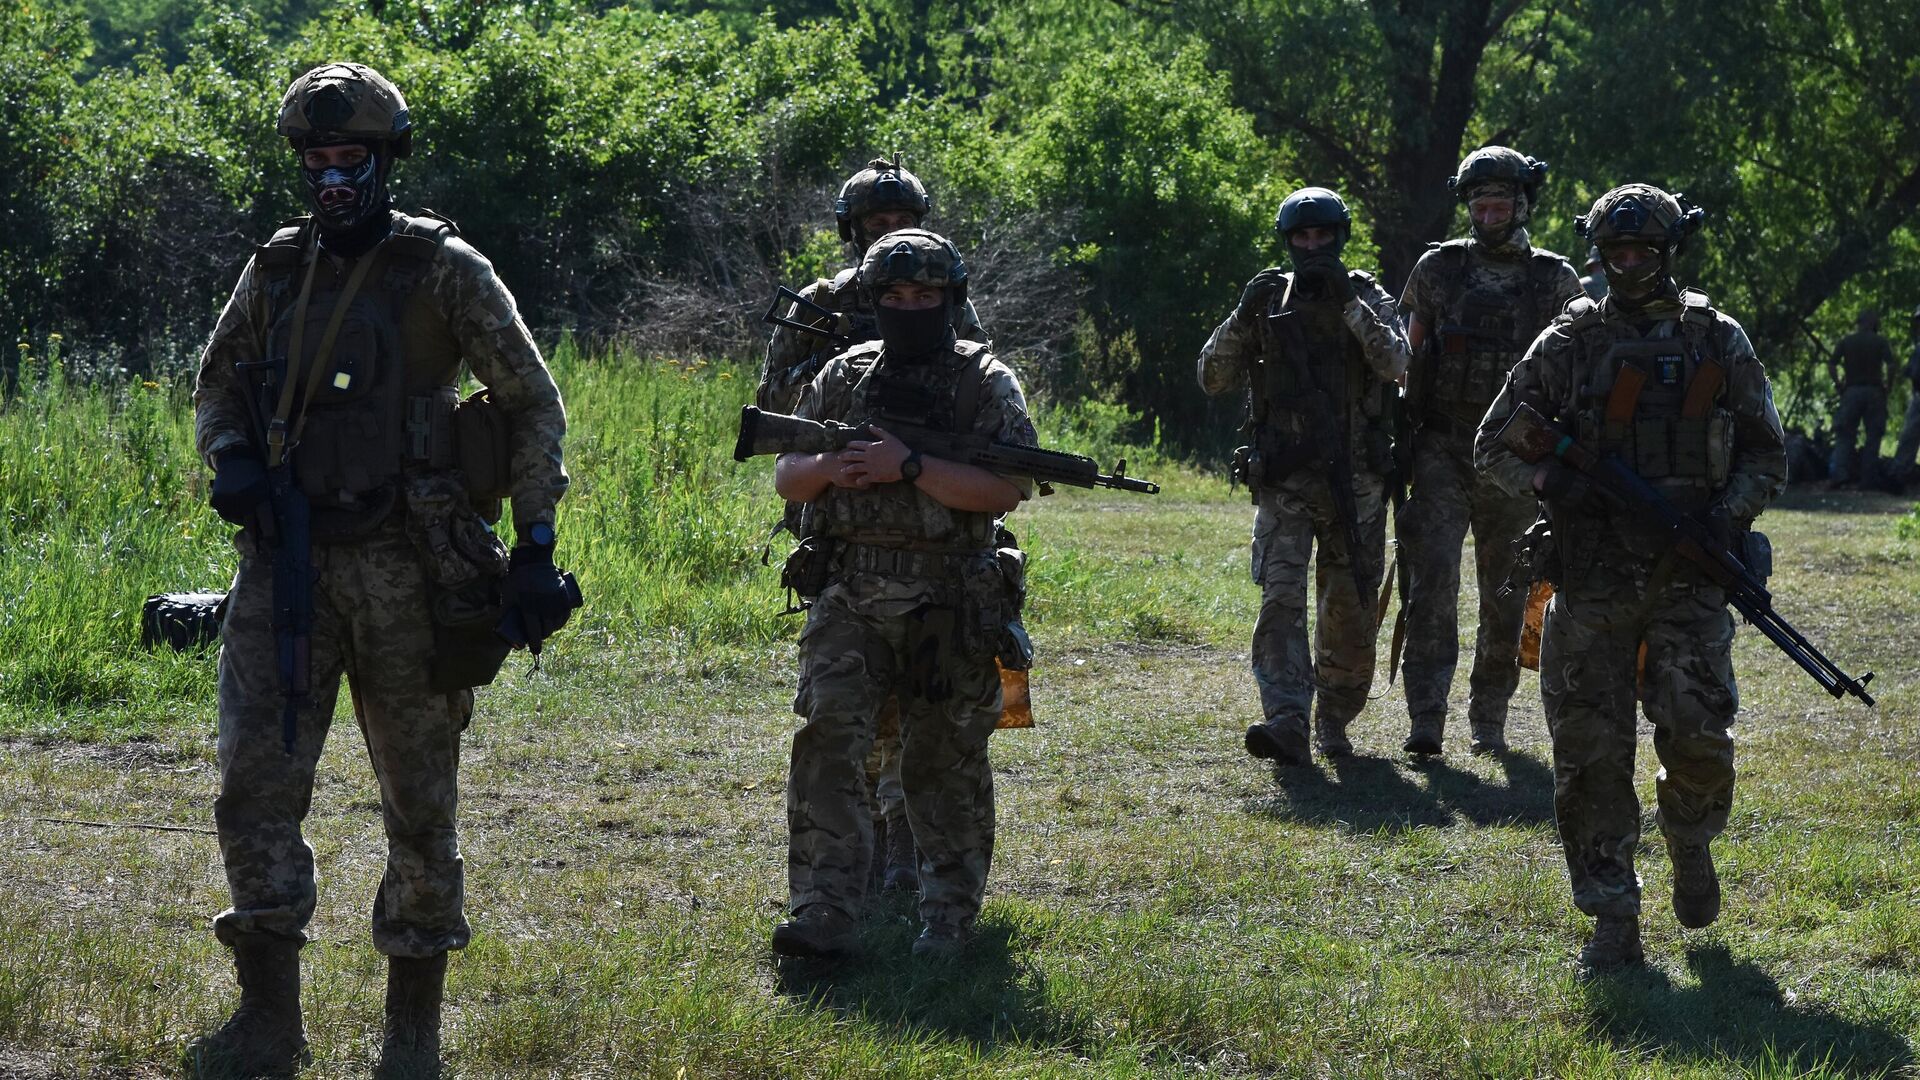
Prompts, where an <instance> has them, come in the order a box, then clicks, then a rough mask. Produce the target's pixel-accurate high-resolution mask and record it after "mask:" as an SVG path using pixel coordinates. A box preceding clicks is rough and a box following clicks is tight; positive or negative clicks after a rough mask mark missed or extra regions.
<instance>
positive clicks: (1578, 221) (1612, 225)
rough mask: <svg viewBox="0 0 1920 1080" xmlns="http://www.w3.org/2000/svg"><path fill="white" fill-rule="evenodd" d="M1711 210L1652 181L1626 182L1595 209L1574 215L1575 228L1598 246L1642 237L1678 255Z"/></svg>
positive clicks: (1665, 252) (1610, 192)
mask: <svg viewBox="0 0 1920 1080" xmlns="http://www.w3.org/2000/svg"><path fill="white" fill-rule="evenodd" d="M1706 217H1707V212H1706V211H1704V210H1702V209H1700V208H1699V207H1697V206H1695V205H1693V204H1692V203H1690V202H1688V201H1687V197H1686V196H1685V195H1680V194H1674V195H1669V194H1667V193H1666V192H1664V191H1662V190H1660V189H1659V188H1657V187H1654V186H1653V185H1652V184H1622V185H1621V186H1619V187H1617V188H1614V189H1613V190H1612V191H1609V192H1607V193H1606V194H1605V195H1602V196H1600V197H1599V198H1598V199H1595V200H1594V203H1593V209H1592V210H1589V211H1587V213H1586V214H1585V215H1584V216H1582V217H1578V218H1575V219H1574V222H1573V227H1574V231H1576V232H1578V233H1579V234H1580V235H1581V236H1583V237H1585V238H1586V239H1587V240H1588V241H1590V242H1591V243H1592V244H1593V245H1594V246H1595V247H1605V246H1607V244H1608V243H1610V242H1612V241H1615V240H1639V241H1641V242H1643V243H1647V244H1652V245H1653V246H1654V247H1656V248H1658V249H1659V250H1660V252H1661V254H1662V255H1663V256H1664V255H1676V254H1679V253H1680V252H1681V251H1682V250H1684V249H1685V247H1686V243H1687V237H1689V236H1692V235H1693V234H1694V233H1696V232H1698V231H1699V230H1700V223H1701V222H1703V221H1705V220H1706Z"/></svg>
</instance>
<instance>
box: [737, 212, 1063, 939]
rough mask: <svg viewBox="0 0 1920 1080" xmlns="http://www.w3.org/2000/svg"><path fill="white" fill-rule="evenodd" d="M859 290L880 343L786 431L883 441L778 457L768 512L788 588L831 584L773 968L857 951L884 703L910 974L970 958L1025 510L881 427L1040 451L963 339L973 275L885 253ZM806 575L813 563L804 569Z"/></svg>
mask: <svg viewBox="0 0 1920 1080" xmlns="http://www.w3.org/2000/svg"><path fill="white" fill-rule="evenodd" d="M859 284H860V289H861V290H862V291H863V292H864V293H865V294H866V301H867V303H868V305H869V306H870V307H871V308H872V310H873V312H874V316H875V323H876V326H877V328H878V331H879V335H880V337H879V340H878V341H873V342H868V343H866V344H863V345H858V346H855V347H854V348H852V349H850V350H848V351H847V352H845V353H842V354H841V355H840V356H838V357H835V358H834V359H833V360H831V361H830V362H829V363H828V364H827V366H826V367H825V368H823V369H822V370H821V372H820V374H819V375H817V376H815V378H814V380H813V382H812V383H811V384H810V385H809V386H808V387H807V389H806V390H805V391H804V392H803V393H802V394H801V397H800V403H799V406H798V409H797V413H798V415H800V416H803V417H807V418H809V419H813V420H832V421H845V422H847V423H851V424H858V425H866V426H870V427H871V428H872V429H873V432H874V434H875V435H876V436H877V438H876V439H874V440H871V441H864V440H863V441H856V442H853V443H851V444H850V445H849V446H848V447H847V449H845V450H843V451H839V452H830V453H822V454H802V453H792V454H783V455H781V457H780V459H779V461H778V463H777V465H776V469H775V474H774V476H775V479H774V483H775V487H776V488H777V489H778V491H779V493H780V496H781V497H782V498H784V499H787V500H789V501H793V502H804V503H809V504H811V505H810V506H809V507H808V514H807V518H808V523H809V524H808V535H807V537H806V538H805V539H803V540H802V542H801V547H800V549H799V551H797V552H796V553H795V558H796V559H798V560H801V561H802V562H804V563H807V564H808V565H809V566H811V567H812V569H811V570H809V569H806V568H796V566H795V565H794V564H793V563H792V562H790V563H789V567H788V570H789V574H790V575H792V576H793V577H795V578H797V579H799V578H810V577H816V575H817V578H818V579H820V580H824V582H825V584H824V587H822V588H821V589H820V591H819V593H818V595H817V596H815V597H813V598H812V605H811V607H810V609H809V611H808V614H807V625H806V628H805V629H804V630H802V631H801V635H800V690H799V693H798V694H797V695H796V696H795V700H794V709H795V711H796V712H798V713H799V714H800V715H801V716H803V717H805V718H806V724H805V725H804V726H803V727H801V729H800V730H799V731H798V732H797V733H796V734H795V735H794V739H793V759H792V763H791V767H790V770H789V772H788V776H787V824H788V829H789V837H788V847H787V863H788V891H789V899H790V906H791V911H792V917H791V918H789V919H788V920H787V921H785V922H783V923H781V924H780V925H779V926H778V927H776V928H775V930H774V932H773V949H774V951H775V952H776V953H779V954H781V955H783V956H799V957H807V956H814V957H820V956H835V955H838V954H841V953H844V952H846V951H848V950H849V949H851V948H852V946H853V944H854V913H855V911H856V910H857V909H858V907H859V904H860V901H861V899H862V894H863V893H864V891H865V878H866V871H867V866H868V862H869V859H870V857H871V850H872V844H873V834H872V822H871V820H870V818H869V816H868V814H867V812H866V810H865V794H866V789H865V778H864V777H863V775H862V772H861V762H862V761H863V760H865V758H866V756H867V752H868V748H869V746H870V745H871V743H872V742H873V737H874V730H873V729H874V721H875V717H876V715H877V714H878V712H879V711H880V708H881V705H882V704H883V703H884V702H886V700H887V699H888V698H889V697H897V699H898V701H899V706H900V728H901V732H902V735H903V739H904V741H903V745H902V750H901V762H900V773H901V781H902V785H903V787H904V789H905V796H906V813H907V819H908V821H909V823H910V825H911V827H912V830H913V836H914V838H915V840H916V841H917V842H918V843H919V847H920V860H919V884H920V892H921V897H920V916H921V919H922V920H923V921H924V922H925V928H924V929H923V930H922V932H921V934H920V937H919V939H918V940H916V941H915V942H914V945H913V952H914V955H916V956H922V957H933V958H945V957H950V956H953V955H955V954H957V953H958V952H959V951H961V949H962V948H964V946H965V943H966V941H967V940H968V937H969V936H970V934H971V932H972V927H973V923H974V919H975V918H976V917H977V916H978V914H979V912H980V903H981V898H982V896H983V894H984V892H985V889H986V879H987V866H988V863H989V861H990V859H991V857H992V854H993V828H994V823H993V773H992V769H991V767H990V765H989V763H988V760H987V737H988V736H989V735H990V734H992V732H993V729H994V726H995V724H996V723H997V722H998V720H999V717H1000V704H1001V701H1000V677H999V673H998V670H997V668H996V664H995V658H996V656H998V655H1002V654H1003V653H1005V652H1006V651H1007V650H1009V649H1011V648H1013V647H1014V646H1013V644H1012V643H1011V642H1010V641H1009V640H1008V634H1009V631H1008V625H1009V623H1010V622H1011V620H1012V618H1013V613H1014V611H1015V610H1016V608H1017V599H1016V596H1015V590H1014V588H1013V586H1012V583H1011V581H1010V576H1009V574H1008V572H1006V571H1004V570H1003V565H1004V561H1003V556H1002V554H1001V553H1000V552H999V551H998V550H997V548H999V547H1001V546H1003V545H1002V543H1001V538H1002V537H1003V535H1004V534H1002V533H1001V532H1000V530H999V529H998V528H997V519H998V518H999V517H1000V516H1001V515H1004V514H1006V513H1007V512H1008V511H1010V510H1012V509H1013V508H1014V507H1015V506H1018V505H1019V504H1020V502H1021V501H1022V500H1024V499H1026V498H1028V497H1029V496H1030V495H1031V494H1032V492H1033V486H1032V482H1031V481H1030V480H1029V479H1027V478H1024V477H1006V476H1001V475H999V474H996V473H993V472H989V471H987V470H985V469H981V468H978V467H976V466H972V465H964V464H960V463H958V462H953V461H947V460H944V459H942V458H938V457H934V456H932V455H929V454H923V453H922V452H920V450H919V449H917V448H915V447H912V446H908V445H905V444H904V443H902V442H901V441H900V439H899V438H898V437H896V436H894V435H892V434H890V433H889V432H887V431H886V425H887V424H888V423H889V422H894V423H903V424H910V425H912V426H915V427H931V428H935V429H946V430H952V431H957V432H966V433H972V434H975V435H982V436H987V437H989V438H992V439H998V440H1002V441H1006V442H1012V443H1016V444H1019V445H1023V446H1032V445H1034V444H1035V443H1036V442H1037V439H1036V437H1035V435H1034V430H1033V423H1032V421H1031V420H1029V419H1028V417H1027V409H1026V401H1025V399H1024V398H1023V396H1022V395H1021V391H1020V384H1019V382H1018V380H1016V379H1015V377H1014V374H1013V372H1012V371H1011V370H1009V369H1008V368H1007V366H1006V365H1005V364H1002V363H1000V362H999V361H997V360H995V359H994V358H993V356H992V354H991V353H989V352H988V351H987V348H986V346H984V345H982V344H980V343H979V342H973V341H965V340H959V339H956V338H955V336H954V331H953V323H954V318H955V312H956V311H958V310H959V309H960V308H961V307H962V306H964V305H965V303H966V296H967V270H966V265H965V264H964V263H963V262H962V261H961V259H960V254H959V252H958V251H956V250H955V249H954V246H953V244H951V243H950V242H948V241H947V240H946V239H945V238H943V237H940V236H937V235H935V234H933V233H930V232H926V231H924V230H920V229H904V230H900V231H897V232H891V233H888V234H886V235H885V236H882V237H881V238H880V239H879V240H878V241H877V242H875V244H874V245H873V246H872V247H871V248H869V249H868V251H867V253H866V257H865V258H864V259H863V260H862V261H861V264H860V272H859ZM814 560H822V561H821V562H815V561H814Z"/></svg>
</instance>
